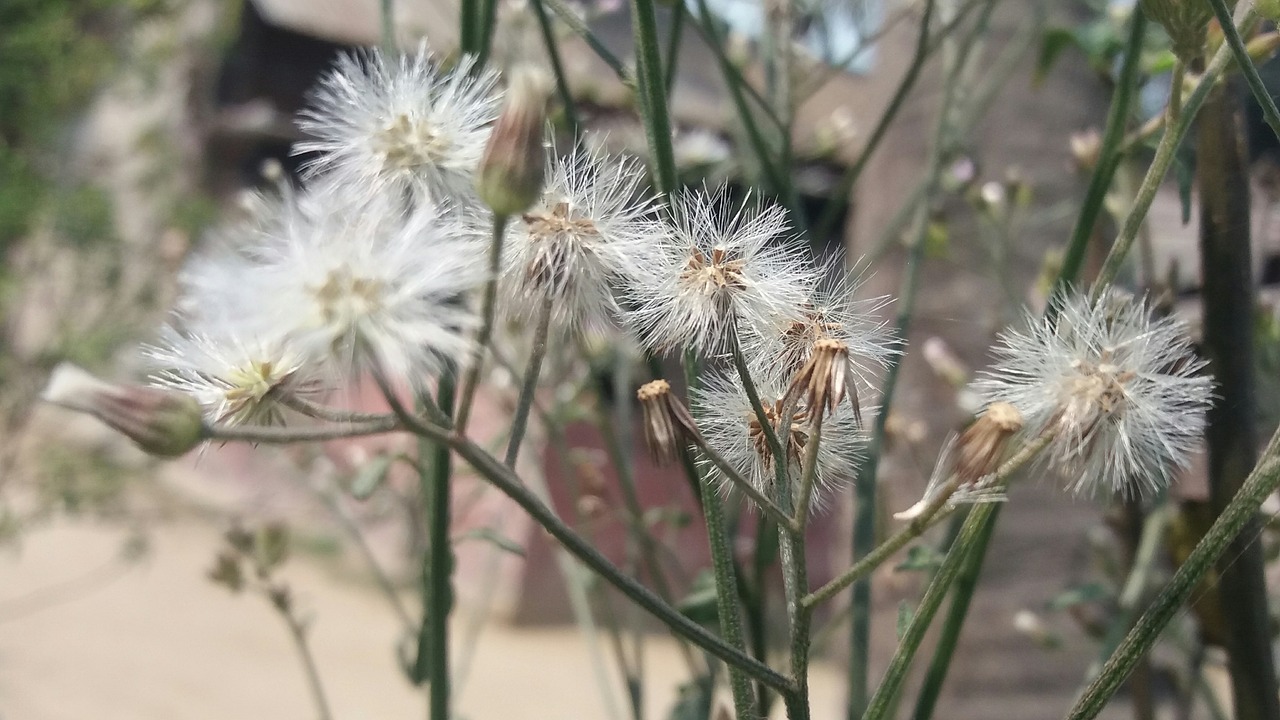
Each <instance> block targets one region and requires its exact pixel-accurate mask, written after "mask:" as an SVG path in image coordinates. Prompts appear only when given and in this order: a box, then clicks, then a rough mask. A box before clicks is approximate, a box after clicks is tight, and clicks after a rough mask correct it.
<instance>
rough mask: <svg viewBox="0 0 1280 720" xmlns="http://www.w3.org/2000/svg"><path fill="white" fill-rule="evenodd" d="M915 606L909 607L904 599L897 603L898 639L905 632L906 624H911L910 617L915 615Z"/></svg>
mask: <svg viewBox="0 0 1280 720" xmlns="http://www.w3.org/2000/svg"><path fill="white" fill-rule="evenodd" d="M915 614H916V611H915V608H913V607H911V605H910V604H908V603H907V601H906V600H903V601H902V602H900V603H898V639H899V640H901V639H902V636H903V635H904V634H906V632H907V626H908V625H910V624H911V618H913V617H915Z"/></svg>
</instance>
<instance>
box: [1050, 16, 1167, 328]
mask: <svg viewBox="0 0 1280 720" xmlns="http://www.w3.org/2000/svg"><path fill="white" fill-rule="evenodd" d="M1146 28H1147V17H1146V15H1145V14H1144V13H1143V12H1142V8H1141V6H1139V5H1134V7H1133V15H1132V19H1131V20H1130V22H1129V39H1128V42H1127V43H1126V44H1125V50H1124V64H1123V65H1122V66H1121V68H1120V78H1119V81H1118V83H1117V84H1116V89H1115V92H1114V93H1112V95H1111V107H1110V109H1109V110H1108V111H1107V125H1106V128H1105V129H1104V130H1103V131H1102V143H1101V147H1100V148H1099V151H1098V164H1097V165H1096V166H1094V169H1093V175H1092V176H1091V177H1090V178H1089V187H1088V189H1087V190H1086V191H1085V195H1084V203H1083V204H1082V205H1081V206H1080V214H1079V215H1078V216H1077V217H1076V224H1075V227H1073V228H1072V230H1071V241H1070V242H1069V243H1068V245H1067V251H1066V253H1065V254H1064V255H1063V257H1062V269H1061V270H1060V271H1059V273H1058V279H1057V281H1056V282H1055V283H1054V286H1053V293H1052V296H1054V297H1056V296H1059V295H1061V294H1062V293H1063V292H1065V291H1066V290H1067V288H1069V287H1070V286H1071V285H1072V284H1073V283H1074V282H1075V281H1076V279H1077V278H1078V277H1080V268H1081V267H1082V266H1083V265H1084V258H1085V251H1086V250H1087V249H1088V247H1089V237H1090V236H1091V235H1093V229H1094V226H1095V225H1096V224H1097V222H1098V215H1099V214H1100V213H1101V212H1102V208H1103V204H1104V201H1105V200H1106V197H1107V189H1108V188H1110V187H1111V179H1112V178H1113V177H1115V172H1116V168H1118V167H1119V166H1120V159H1121V157H1122V156H1123V152H1122V149H1121V147H1120V146H1121V144H1122V143H1123V142H1124V135H1125V128H1126V126H1127V125H1128V123H1129V112H1130V108H1131V106H1132V105H1133V96H1134V91H1135V90H1136V89H1137V84H1138V69H1139V67H1140V66H1141V64H1142V63H1141V62H1140V59H1141V57H1142V40H1143V38H1144V37H1145V35H1146ZM1050 307H1053V304H1052V303H1050Z"/></svg>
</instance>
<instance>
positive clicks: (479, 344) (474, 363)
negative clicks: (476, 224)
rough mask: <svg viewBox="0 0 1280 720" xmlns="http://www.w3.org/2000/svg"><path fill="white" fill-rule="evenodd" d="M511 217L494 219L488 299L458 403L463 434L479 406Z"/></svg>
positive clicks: (459, 427)
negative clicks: (508, 222)
mask: <svg viewBox="0 0 1280 720" xmlns="http://www.w3.org/2000/svg"><path fill="white" fill-rule="evenodd" d="M506 228H507V216H506V215H499V214H497V213H495V214H494V216H493V239H492V240H491V242H490V244H489V279H488V280H487V281H486V282H485V285H484V299H483V300H482V301H481V306H480V331H479V332H478V333H477V334H476V344H475V347H474V348H473V349H472V351H471V358H470V362H469V363H468V365H467V373H466V375H465V376H464V377H463V380H462V400H461V402H459V403H458V413H457V415H456V417H457V421H456V422H455V423H454V425H455V426H456V427H457V428H458V432H459V433H463V434H465V433H466V432H467V422H468V421H469V420H470V419H471V406H472V404H473V403H474V402H475V398H476V390H477V388H478V386H479V384H480V372H481V370H482V369H483V367H484V355H485V350H486V349H487V348H488V346H489V341H490V339H491V338H492V337H493V322H494V314H495V311H496V307H497V300H498V270H499V268H501V266H502V241H503V238H504V237H505V235H506Z"/></svg>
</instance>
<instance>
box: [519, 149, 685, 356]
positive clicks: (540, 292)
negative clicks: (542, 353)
mask: <svg viewBox="0 0 1280 720" xmlns="http://www.w3.org/2000/svg"><path fill="white" fill-rule="evenodd" d="M552 152H554V151H552ZM550 167H551V172H550V178H549V180H548V182H547V184H546V186H545V188H544V189H543V191H542V194H541V197H540V199H539V200H538V201H537V202H536V203H535V204H534V205H533V207H531V208H530V209H529V210H528V211H527V212H525V213H523V214H522V215H520V216H519V217H515V218H512V219H511V221H510V223H509V225H508V228H509V229H508V231H507V238H506V245H505V249H504V251H503V259H502V273H501V278H500V281H501V284H502V293H501V296H500V297H501V298H502V302H503V303H504V306H505V308H506V310H507V312H508V314H510V315H513V316H515V317H517V318H521V319H529V318H530V317H531V316H532V315H534V314H535V313H536V312H538V309H539V308H540V307H541V306H542V305H543V304H544V303H548V302H549V303H551V310H552V321H553V323H554V325H555V326H557V327H559V328H560V329H565V330H570V331H579V330H587V331H600V330H602V329H604V328H605V327H607V326H608V324H609V323H610V322H611V321H612V320H613V319H614V318H616V317H617V315H618V305H617V302H616V301H615V299H614V295H613V288H614V287H615V286H616V285H618V284H619V283H623V284H625V283H629V282H630V281H631V279H632V278H633V277H634V274H635V270H636V268H637V266H638V265H640V264H642V263H643V260H644V258H645V256H646V255H647V253H648V248H649V246H650V245H651V244H652V243H654V242H655V238H657V237H658V236H659V235H660V234H661V233H662V232H663V230H664V228H663V226H662V225H661V224H660V223H659V222H658V221H657V219H656V216H655V209H656V208H655V206H654V203H653V201H652V200H651V199H649V198H647V197H645V195H644V194H643V193H642V187H641V186H642V183H643V180H644V168H643V167H642V166H641V165H640V163H639V162H637V161H636V160H634V159H632V158H613V157H609V156H607V155H604V154H600V153H594V152H591V151H588V150H579V149H575V150H574V151H573V152H571V153H570V154H569V155H567V156H565V157H560V158H555V157H553V158H551V160H550Z"/></svg>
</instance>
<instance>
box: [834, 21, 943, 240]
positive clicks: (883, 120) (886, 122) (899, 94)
mask: <svg viewBox="0 0 1280 720" xmlns="http://www.w3.org/2000/svg"><path fill="white" fill-rule="evenodd" d="M936 4H937V0H925V4H924V15H923V16H922V17H921V18H920V31H919V33H918V34H917V35H916V47H915V52H914V53H912V55H911V63H910V64H909V65H908V66H907V71H906V72H905V73H903V75H902V79H901V80H899V81H898V87H897V88H896V89H895V90H894V91H893V97H892V98H890V99H889V105H888V106H887V107H885V109H884V112H883V113H881V114H880V119H879V120H877V121H876V126H875V129H873V130H872V131H871V136H870V137H869V138H867V142H866V144H864V145H863V146H862V151H861V152H860V153H858V159H857V161H856V162H854V164H853V165H852V166H851V167H850V168H849V169H848V170H846V171H845V174H844V175H843V176H842V177H841V178H840V182H839V183H838V184H837V185H836V187H835V189H834V190H832V191H831V201H830V204H829V205H827V207H826V209H824V210H823V211H822V215H821V216H820V217H819V218H818V221H817V222H816V223H814V237H819V238H825V237H829V236H830V235H831V232H832V230H834V229H835V223H836V219H837V217H838V212H839V209H840V208H841V207H843V206H844V205H845V204H846V203H847V200H848V197H849V193H851V192H853V188H854V186H855V185H857V184H858V178H859V177H861V176H862V171H863V170H865V169H866V167H867V163H868V162H870V160H871V156H872V154H873V153H875V150H876V148H877V147H879V146H880V141H882V140H884V137H885V135H887V134H888V133H889V128H890V127H892V126H893V121H894V120H896V119H897V117H898V112H899V111H900V110H902V106H903V105H904V104H905V103H906V100H907V96H908V95H909V94H910V93H911V90H912V88H914V87H915V84H916V80H918V79H919V77H920V69H921V68H923V67H924V63H925V60H927V59H928V57H929V52H928V49H929V48H928V42H929V24H930V22H931V21H932V19H933V11H934V6H935V5H936Z"/></svg>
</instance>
